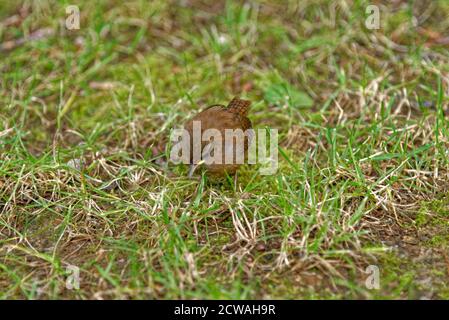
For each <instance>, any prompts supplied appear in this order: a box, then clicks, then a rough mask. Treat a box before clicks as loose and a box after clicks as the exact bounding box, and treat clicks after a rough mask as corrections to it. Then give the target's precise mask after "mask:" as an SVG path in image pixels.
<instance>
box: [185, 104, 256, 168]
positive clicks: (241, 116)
mask: <svg viewBox="0 0 449 320" xmlns="http://www.w3.org/2000/svg"><path fill="white" fill-rule="evenodd" d="M250 104H251V101H248V100H243V99H240V98H238V97H235V98H234V99H232V100H231V102H229V104H228V105H227V106H224V105H212V106H210V107H208V108H206V109H204V110H203V111H201V112H200V113H198V114H197V115H196V116H194V117H193V118H192V119H190V120H189V121H188V122H187V123H186V124H185V126H184V128H185V129H186V130H187V131H188V132H189V134H190V164H191V165H190V172H189V176H192V174H193V172H194V171H195V169H196V168H197V167H198V166H199V165H201V164H203V163H205V162H206V163H205V164H204V166H205V167H206V169H207V171H208V172H209V173H211V174H213V175H224V174H226V173H228V174H234V173H235V172H236V171H237V169H238V167H239V165H240V164H241V163H239V162H238V161H237V158H238V157H239V156H241V157H240V159H241V158H242V157H243V158H244V159H246V158H247V150H248V146H249V144H250V142H251V135H250V134H248V132H246V130H248V129H251V127H252V125H251V121H250V120H249V119H248V117H247V115H248V111H249V106H250ZM194 121H197V122H196V125H197V126H198V124H200V125H201V130H200V131H201V137H203V139H205V140H206V141H202V140H203V139H201V140H199V141H198V140H195V141H196V142H195V143H197V145H196V147H197V149H195V145H194V134H193V129H194ZM208 129H216V130H208ZM225 129H233V130H235V129H241V130H242V131H243V132H244V133H245V132H246V134H245V135H244V136H243V138H242V139H243V146H242V148H238V147H237V145H236V144H237V143H236V144H234V141H235V140H232V141H231V148H232V149H230V148H229V144H228V143H225V137H226V133H225ZM206 130H208V131H209V132H212V133H218V132H219V133H220V138H219V140H218V141H215V138H216V137H214V139H209V140H207V139H208V138H207V137H205V136H204V134H205V131H206ZM198 131H199V130H198ZM206 136H207V133H206ZM214 147H219V148H221V150H222V152H221V155H222V156H221V163H207V160H208V159H211V158H212V157H214V156H217V158H218V159H219V158H220V157H219V154H217V155H215V152H216V151H215V149H214ZM212 149H213V150H212ZM242 149H243V150H242ZM195 150H196V151H200V152H201V161H200V162H198V161H196V162H195V161H194V160H195V159H194V156H193V154H194V152H195ZM226 150H228V151H229V150H231V151H230V154H231V152H232V154H231V155H232V159H233V160H234V161H232V163H229V161H228V162H226V159H225V153H226ZM211 151H213V152H211ZM240 152H243V154H240Z"/></svg>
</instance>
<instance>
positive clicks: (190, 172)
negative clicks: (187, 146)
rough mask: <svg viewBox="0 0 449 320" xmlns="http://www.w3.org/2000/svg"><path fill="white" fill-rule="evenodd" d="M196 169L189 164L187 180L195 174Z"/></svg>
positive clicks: (193, 165)
mask: <svg viewBox="0 0 449 320" xmlns="http://www.w3.org/2000/svg"><path fill="white" fill-rule="evenodd" d="M197 167H198V165H196V164H191V165H190V169H189V178H192V176H193V173H194V172H195V169H196V168H197Z"/></svg>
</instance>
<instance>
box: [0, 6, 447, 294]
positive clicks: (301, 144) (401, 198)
mask: <svg viewBox="0 0 449 320" xmlns="http://www.w3.org/2000/svg"><path fill="white" fill-rule="evenodd" d="M370 3H374V4H377V5H378V6H379V8H380V12H381V16H380V22H381V29H379V30H370V29H367V28H366V25H365V20H366V18H367V14H366V11H365V10H366V8H367V6H368V5H369V4H370ZM68 4H78V5H79V9H80V12H81V25H80V29H79V30H67V29H66V28H65V19H66V17H67V14H66V6H67V5H68ZM448 30H449V3H448V2H447V1H443V0H435V1H371V2H368V1H344V0H339V1H298V2H296V1H295V2H294V1H292V2H289V3H287V2H284V1H282V2H281V1H279V2H274V1H252V2H251V3H250V2H248V3H240V2H237V1H232V2H230V1H229V2H220V1H218V2H217V1H211V2H209V3H208V2H207V1H190V0H186V1H151V2H150V4H149V3H148V2H147V1H127V2H126V4H124V3H121V1H100V2H98V3H97V1H95V2H94V1H70V3H66V2H65V1H60V2H59V1H58V2H53V1H25V2H24V3H18V2H17V3H16V2H15V1H6V0H0V45H1V49H0V75H1V78H0V81H1V82H0V297H1V298H38V299H55V298H79V299H87V298H93V299H106V298H233V299H240V298H295V299H297V298H332V299H339V298H389V299H407V298H418V299H420V298H434V299H436V298H443V299H448V298H449V284H448V282H449V251H448V248H449V191H448V190H449V183H448V181H449V179H448V178H449V174H448V169H449V161H448V146H449V124H448V114H449V109H448V105H449V103H448V102H449V100H448V97H449V47H448V46H449V32H448ZM234 95H241V96H243V97H245V98H249V99H251V100H252V101H253V106H252V109H251V113H250V118H251V120H252V121H253V123H254V125H255V127H257V128H264V127H271V128H277V129H279V133H280V139H279V142H280V146H279V152H280V153H279V160H280V163H279V170H278V172H277V173H276V174H274V175H270V176H261V175H260V174H259V172H258V170H257V167H254V166H246V167H244V168H242V170H240V172H239V175H238V179H237V184H234V180H233V179H226V178H223V179H211V178H210V177H207V176H202V177H197V178H198V179H196V180H191V179H188V178H186V172H187V168H186V167H184V166H175V165H173V164H172V163H169V162H167V158H166V156H165V155H166V153H167V152H168V150H167V148H166V142H167V141H168V137H169V133H170V130H171V129H172V128H174V127H177V126H179V125H180V124H181V123H182V122H184V121H185V120H186V119H188V118H189V117H191V116H192V115H193V114H194V113H195V112H196V111H197V110H198V109H201V108H204V107H205V106H207V105H209V104H212V103H225V102H226V101H228V100H229V99H230V98H232V96H234ZM370 265H374V266H377V268H378V269H379V271H380V278H379V279H380V288H379V289H378V290H375V289H374V290H370V289H369V288H367V287H366V285H365V279H366V278H367V277H368V274H366V273H365V270H366V268H367V267H368V266H370ZM76 268H79V272H80V274H79V276H80V288H79V290H76V289H69V288H70V284H72V283H73V282H71V279H73V276H74V275H75V274H76V272H74V271H73V270H76ZM71 277H72V278H71ZM67 283H68V284H69V285H67ZM68 287H69V288H68Z"/></svg>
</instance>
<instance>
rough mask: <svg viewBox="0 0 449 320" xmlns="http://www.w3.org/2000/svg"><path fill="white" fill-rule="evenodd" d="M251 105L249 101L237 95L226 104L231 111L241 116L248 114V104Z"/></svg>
mask: <svg viewBox="0 0 449 320" xmlns="http://www.w3.org/2000/svg"><path fill="white" fill-rule="evenodd" d="M250 105H251V101H249V100H243V99H240V98H239V97H235V98H234V99H232V100H231V102H229V104H228V107H227V108H228V109H229V111H231V112H234V113H238V114H240V115H242V116H246V115H248V110H249V106H250Z"/></svg>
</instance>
